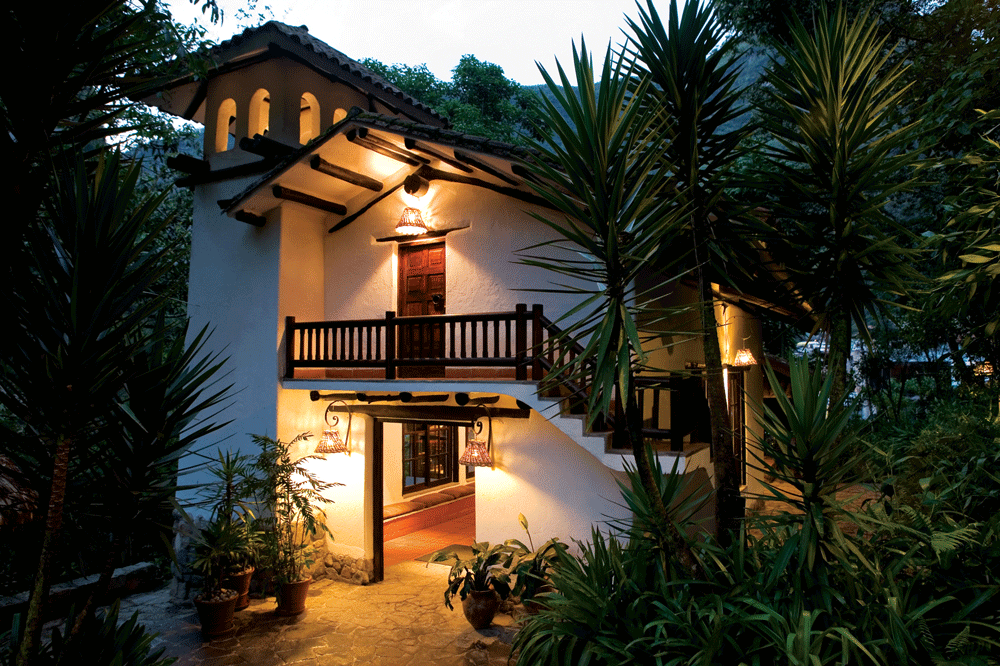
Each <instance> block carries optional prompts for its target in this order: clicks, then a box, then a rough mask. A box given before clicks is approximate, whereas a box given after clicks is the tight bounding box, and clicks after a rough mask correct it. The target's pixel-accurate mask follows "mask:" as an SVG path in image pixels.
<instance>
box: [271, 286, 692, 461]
mask: <svg viewBox="0 0 1000 666" xmlns="http://www.w3.org/2000/svg"><path fill="white" fill-rule="evenodd" d="M583 351H584V350H583V348H582V347H580V346H579V345H578V344H576V343H574V342H572V341H570V340H567V339H566V336H565V335H563V332H562V331H561V330H560V329H559V327H557V326H556V325H555V324H554V323H553V322H552V321H550V320H549V319H547V318H546V317H545V316H544V315H543V312H542V306H540V305H533V306H531V307H530V308H529V307H528V306H527V305H525V304H518V305H517V306H516V307H515V309H514V311H512V312H489V313H477V314H460V315H427V316H419V317H397V316H396V313H395V312H386V313H385V318H383V319H352V320H341V321H313V322H299V321H296V320H295V318H294V317H287V318H286V319H285V378H286V379H292V378H294V377H295V370H296V369H299V368H310V369H322V368H375V369H379V368H380V369H382V370H383V372H382V373H380V374H382V375H383V376H384V378H385V379H387V380H393V379H397V378H398V377H399V375H400V374H402V373H401V369H402V368H408V369H410V370H409V371H406V370H404V371H402V372H403V373H406V372H409V373H410V374H409V376H411V377H416V376H425V377H434V376H444V374H443V372H444V369H445V368H448V367H474V368H514V378H515V379H517V380H528V379H531V380H533V381H541V380H542V379H543V378H544V377H545V375H546V373H551V372H552V370H553V368H556V369H558V368H561V367H567V366H570V365H572V364H573V363H574V362H575V360H576V358H577V357H578V356H580V355H581V354H582V353H583ZM592 368H593V363H592V362H588V361H584V362H583V365H582V366H577V369H576V370H575V371H573V372H569V371H563V372H558V371H557V374H556V375H554V376H550V377H549V379H550V380H551V381H549V382H548V384H549V385H548V386H547V387H543V390H546V391H547V392H548V395H550V397H561V398H563V399H564V400H565V401H566V403H567V404H568V405H569V407H570V409H571V410H572V409H577V410H583V409H585V406H586V404H587V395H588V394H589V392H590V386H591V380H592V377H593V372H592ZM438 371H440V374H437V372H438ZM414 372H416V374H413V373H414ZM421 373H423V374H421ZM560 375H562V376H560ZM636 384H637V388H638V399H639V406H640V410H641V412H642V413H643V414H644V423H643V436H644V437H646V438H647V439H652V440H661V441H662V440H666V441H669V442H670V448H671V450H675V451H681V450H683V442H684V437H685V436H686V435H689V434H691V435H692V438H694V437H695V436H700V434H701V432H702V431H703V430H704V426H705V424H707V416H706V414H707V403H706V402H705V392H704V385H703V382H702V380H701V379H700V378H699V377H692V376H679V375H664V376H657V377H645V376H644V377H640V378H639V379H638V380H637V382H636ZM614 402H615V405H616V409H615V412H614V413H613V414H612V415H609V416H608V418H607V419H605V420H601V421H598V422H597V423H595V424H594V429H595V430H614V424H615V422H616V421H617V420H619V419H624V414H623V412H622V409H621V406H620V405H621V401H620V400H617V399H616V400H615V401H614ZM668 414H669V419H670V424H671V425H672V427H669V428H668V427H666V425H665V422H666V416H667V415H668ZM706 441H707V440H706ZM625 444H626V443H625V442H623V441H620V440H618V439H616V440H615V442H614V446H616V447H623V446H625Z"/></svg>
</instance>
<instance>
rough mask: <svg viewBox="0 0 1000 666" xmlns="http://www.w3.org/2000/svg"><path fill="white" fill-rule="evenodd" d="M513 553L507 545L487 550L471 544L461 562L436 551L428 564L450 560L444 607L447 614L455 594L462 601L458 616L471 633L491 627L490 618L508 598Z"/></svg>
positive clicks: (486, 545) (482, 545) (485, 546)
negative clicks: (460, 614) (468, 554)
mask: <svg viewBox="0 0 1000 666" xmlns="http://www.w3.org/2000/svg"><path fill="white" fill-rule="evenodd" d="M512 556H513V552H512V550H511V548H510V547H509V546H508V545H507V544H496V545H494V546H491V545H490V544H489V543H487V542H485V541H483V542H481V543H474V544H472V557H470V558H468V559H465V560H463V559H461V558H460V557H459V555H458V553H456V552H454V551H438V552H436V553H434V555H433V556H432V557H431V560H430V561H431V562H445V561H447V560H449V559H454V560H455V563H454V564H452V566H451V571H449V572H448V587H446V588H445V591H444V604H445V606H447V607H448V608H450V609H451V610H455V607H454V606H453V605H452V603H451V601H452V598H453V597H454V596H455V595H456V594H457V595H458V596H459V598H460V599H461V600H462V612H463V613H465V619H466V620H468V621H469V624H471V625H472V627H473V629H485V628H486V627H488V626H490V624H492V623H493V616H494V615H496V613H497V609H498V608H500V602H501V601H502V600H503V599H506V598H507V597H508V596H509V595H510V575H509V574H508V572H507V568H508V567H509V566H510V563H511V558H512Z"/></svg>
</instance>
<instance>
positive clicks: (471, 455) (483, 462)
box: [458, 407, 493, 467]
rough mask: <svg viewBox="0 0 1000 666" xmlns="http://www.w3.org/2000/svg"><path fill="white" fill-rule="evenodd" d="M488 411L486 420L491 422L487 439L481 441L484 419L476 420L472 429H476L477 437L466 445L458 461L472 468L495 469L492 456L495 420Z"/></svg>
mask: <svg viewBox="0 0 1000 666" xmlns="http://www.w3.org/2000/svg"><path fill="white" fill-rule="evenodd" d="M483 409H484V410H486V418H487V419H488V420H489V425H490V431H489V433H488V435H487V437H486V439H485V440H484V439H481V436H482V433H483V419H482V417H480V418H478V419H476V420H475V421H473V422H472V427H473V428H474V429H475V431H476V434H475V436H474V437H473V438H472V439H470V440H468V441H467V442H466V443H465V451H464V452H463V453H462V457H461V458H459V459H458V462H459V463H461V464H463V465H471V466H472V467H493V456H491V455H490V448H491V447H490V443H491V442H492V441H493V418H492V417H491V416H490V410H488V409H486V408H485V407H484V408H483Z"/></svg>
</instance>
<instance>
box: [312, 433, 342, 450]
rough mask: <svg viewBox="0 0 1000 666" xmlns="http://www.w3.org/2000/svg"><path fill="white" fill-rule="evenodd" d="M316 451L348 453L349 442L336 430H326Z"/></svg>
mask: <svg viewBox="0 0 1000 666" xmlns="http://www.w3.org/2000/svg"><path fill="white" fill-rule="evenodd" d="M316 453H347V444H345V443H344V440H343V439H341V438H340V433H339V432H337V431H336V430H332V429H331V430H324V431H323V436H322V437H320V440H319V444H317V445H316Z"/></svg>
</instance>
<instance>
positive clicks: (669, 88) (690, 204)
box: [626, 0, 760, 539]
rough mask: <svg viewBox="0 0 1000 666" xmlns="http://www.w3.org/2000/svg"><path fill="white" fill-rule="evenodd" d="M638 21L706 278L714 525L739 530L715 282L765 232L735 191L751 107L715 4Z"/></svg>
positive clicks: (678, 200)
mask: <svg viewBox="0 0 1000 666" xmlns="http://www.w3.org/2000/svg"><path fill="white" fill-rule="evenodd" d="M637 5H638V9H639V20H633V19H631V18H629V19H626V20H627V22H628V25H629V28H630V29H631V32H632V34H631V35H629V39H628V43H627V46H626V48H627V49H628V50H629V51H631V52H634V56H635V58H636V61H637V70H638V71H637V74H639V75H641V76H643V77H644V78H643V80H644V81H645V82H648V87H647V88H646V90H645V92H644V93H643V94H644V95H645V96H646V99H647V100H649V101H650V103H652V104H655V105H657V106H659V107H661V108H662V112H661V113H659V114H658V115H657V120H656V122H655V123H654V125H653V126H652V128H651V131H652V132H654V133H656V134H658V135H660V136H662V137H668V140H666V141H665V142H664V144H663V150H664V154H663V156H662V162H661V164H660V165H659V170H660V172H661V173H662V175H663V176H665V177H667V178H668V180H669V182H670V189H669V190H668V191H667V192H665V196H666V197H668V198H670V199H672V202H671V205H672V208H673V209H674V212H675V213H676V214H677V215H678V216H679V223H680V232H681V233H680V234H678V238H677V239H675V240H674V241H673V242H672V243H671V244H670V245H669V250H668V251H669V252H670V253H671V254H673V255H681V256H690V261H689V262H688V265H689V266H691V268H690V274H691V275H693V276H694V278H695V280H696V281H697V285H698V313H699V317H700V331H699V332H698V333H699V336H700V337H701V340H702V350H703V353H704V358H705V368H706V373H705V377H706V383H707V388H708V391H707V394H708V406H709V411H710V413H711V429H712V456H713V462H714V472H715V480H716V488H717V490H718V493H717V497H716V501H715V508H716V528H717V530H718V534H719V537H720V538H721V539H728V538H729V533H730V532H733V531H736V530H738V526H739V522H738V521H739V519H740V518H742V515H743V503H742V502H741V501H740V494H739V483H740V482H739V478H740V475H739V472H738V469H737V464H736V454H735V451H734V450H733V446H732V441H733V439H732V426H731V424H730V422H729V407H728V404H727V401H726V394H725V387H724V386H723V379H722V352H721V350H720V348H719V336H718V331H717V324H716V318H715V305H714V303H715V297H714V295H713V293H712V282H720V281H725V280H729V279H731V277H732V276H734V275H736V274H737V273H739V272H741V271H743V270H748V269H747V268H745V267H753V266H757V265H759V263H760V258H759V254H758V252H757V250H756V248H753V247H752V245H751V243H752V241H753V240H754V238H755V237H756V236H758V235H759V232H760V230H759V229H756V228H755V226H754V225H751V224H750V223H749V222H750V221H753V220H756V218H755V217H754V216H752V215H749V216H748V215H746V214H745V212H746V211H745V210H744V209H745V205H743V204H737V203H736V202H734V201H733V200H732V199H730V198H729V197H728V196H727V190H728V189H729V188H730V186H731V184H732V183H731V181H732V178H733V175H734V171H735V166H736V164H737V160H738V159H739V157H740V156H741V154H742V148H743V147H742V145H741V144H742V143H743V141H744V139H745V138H746V137H747V136H748V135H749V132H750V128H749V127H748V126H746V124H745V123H743V122H739V121H738V119H739V117H740V116H741V114H744V113H745V111H746V108H745V106H746V105H745V103H744V102H743V100H742V91H741V90H740V89H739V87H738V85H737V83H738V81H739V76H740V71H741V67H740V61H739V57H738V51H737V45H738V42H737V40H735V39H729V38H728V37H727V35H726V30H725V28H724V26H723V23H722V21H721V20H720V18H719V16H718V13H717V12H716V9H715V3H714V2H711V1H709V2H687V3H685V4H684V7H683V9H682V10H680V9H678V3H677V0H671V2H670V4H669V7H668V9H667V12H668V13H667V19H666V21H663V20H661V18H660V15H659V13H658V12H657V11H656V7H655V6H654V4H653V2H652V0H647V2H646V7H645V8H643V7H642V4H641V3H637Z"/></svg>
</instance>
